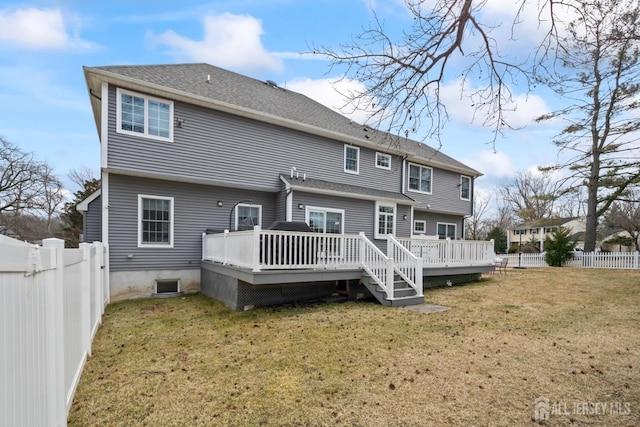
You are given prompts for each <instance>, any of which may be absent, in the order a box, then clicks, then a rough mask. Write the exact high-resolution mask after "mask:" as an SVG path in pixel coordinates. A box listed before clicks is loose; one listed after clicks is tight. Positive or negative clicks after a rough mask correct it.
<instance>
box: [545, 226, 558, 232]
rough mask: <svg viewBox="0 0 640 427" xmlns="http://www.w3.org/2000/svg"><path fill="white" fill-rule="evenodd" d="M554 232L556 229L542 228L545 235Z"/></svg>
mask: <svg viewBox="0 0 640 427" xmlns="http://www.w3.org/2000/svg"><path fill="white" fill-rule="evenodd" d="M554 231H556V227H545V228H544V232H545V233H553V232H554Z"/></svg>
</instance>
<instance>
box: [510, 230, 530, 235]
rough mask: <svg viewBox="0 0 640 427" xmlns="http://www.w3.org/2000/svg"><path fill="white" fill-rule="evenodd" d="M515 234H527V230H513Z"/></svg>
mask: <svg viewBox="0 0 640 427" xmlns="http://www.w3.org/2000/svg"><path fill="white" fill-rule="evenodd" d="M513 234H515V235H516V236H518V235H520V234H527V230H524V229H523V230H513Z"/></svg>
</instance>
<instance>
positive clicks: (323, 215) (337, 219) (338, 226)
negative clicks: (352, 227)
mask: <svg viewBox="0 0 640 427" xmlns="http://www.w3.org/2000/svg"><path fill="white" fill-rule="evenodd" d="M305 217H306V218H305V220H306V221H307V224H309V228H311V230H312V231H313V232H315V233H324V234H344V210H342V209H331V208H317V207H313V206H307V208H306V211H305ZM343 246H344V241H343V239H342V238H340V237H334V238H327V239H321V240H318V241H317V250H318V252H319V256H322V257H327V258H335V257H340V256H342V254H343Z"/></svg>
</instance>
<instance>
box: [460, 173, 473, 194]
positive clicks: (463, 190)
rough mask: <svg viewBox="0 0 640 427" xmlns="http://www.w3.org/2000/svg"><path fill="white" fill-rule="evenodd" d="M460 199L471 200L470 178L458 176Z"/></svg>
mask: <svg viewBox="0 0 640 427" xmlns="http://www.w3.org/2000/svg"><path fill="white" fill-rule="evenodd" d="M460 200H471V178H469V177H468V176H464V175H462V176H460Z"/></svg>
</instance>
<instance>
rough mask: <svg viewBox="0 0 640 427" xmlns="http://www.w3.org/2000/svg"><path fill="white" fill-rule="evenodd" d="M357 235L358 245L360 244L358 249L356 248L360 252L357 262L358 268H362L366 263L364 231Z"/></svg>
mask: <svg viewBox="0 0 640 427" xmlns="http://www.w3.org/2000/svg"><path fill="white" fill-rule="evenodd" d="M358 235H359V236H360V239H359V243H360V247H359V248H358V249H359V251H360V254H359V257H358V262H359V263H360V267H363V266H364V265H365V264H366V262H367V259H366V256H367V254H366V247H367V246H366V243H365V242H364V231H361V232H360V233H358Z"/></svg>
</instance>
